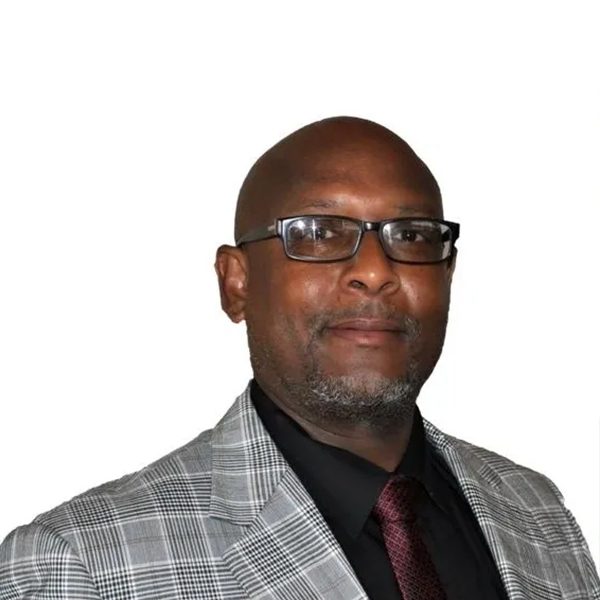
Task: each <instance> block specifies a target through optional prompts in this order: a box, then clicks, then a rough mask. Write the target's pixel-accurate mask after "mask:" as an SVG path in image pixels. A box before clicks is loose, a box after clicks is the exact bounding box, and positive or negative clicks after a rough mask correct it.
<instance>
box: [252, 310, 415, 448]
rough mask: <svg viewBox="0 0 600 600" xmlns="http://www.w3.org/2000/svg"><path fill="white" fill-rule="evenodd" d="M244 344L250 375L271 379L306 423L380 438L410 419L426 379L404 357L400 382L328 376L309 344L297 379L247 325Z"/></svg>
mask: <svg viewBox="0 0 600 600" xmlns="http://www.w3.org/2000/svg"><path fill="white" fill-rule="evenodd" d="M405 327H406V329H407V331H408V335H409V338H410V341H411V342H412V343H413V344H417V343H418V337H419V332H420V327H419V324H418V322H417V321H416V320H414V319H412V318H410V317H405ZM315 331H318V327H315ZM290 333H292V331H291V330H290ZM291 338H293V335H292V336H291ZM313 341H314V338H313ZM248 342H249V346H250V360H251V363H252V367H253V370H254V373H255V375H257V376H258V377H259V378H260V377H261V376H264V378H265V380H267V381H268V380H269V379H271V380H272V379H273V377H275V378H276V379H277V380H278V382H279V386H278V387H280V389H281V390H282V391H283V393H284V394H285V400H286V404H287V405H289V406H290V407H293V408H294V409H295V410H296V411H297V412H298V413H299V414H300V415H301V416H302V417H303V418H305V419H306V420H307V421H309V422H311V423H314V424H316V425H320V426H323V425H328V426H331V427H334V428H336V429H337V428H343V429H347V428H356V427H360V428H362V429H366V430H368V431H370V432H372V433H375V434H378V435H379V436H386V435H390V434H392V433H394V432H397V431H398V430H400V429H402V428H403V427H404V426H406V425H408V424H409V423H410V422H411V421H412V416H413V413H414V409H415V405H416V401H417V397H418V395H419V392H420V390H421V387H422V385H423V383H424V382H425V379H426V376H425V377H423V376H422V375H421V374H420V369H419V365H418V364H417V362H416V361H415V360H414V358H410V359H409V364H408V366H407V369H406V372H405V375H404V376H403V377H401V378H395V379H392V378H388V377H384V376H383V375H380V374H377V373H357V374H352V375H340V376H332V375H326V374H324V373H323V372H322V371H321V370H320V368H319V365H318V363H317V360H316V357H315V354H314V351H313V348H312V347H311V346H312V343H311V344H309V347H308V348H307V353H306V354H305V356H304V357H303V361H302V363H303V364H302V367H303V368H302V373H303V375H304V377H303V379H302V380H301V381H298V380H295V379H292V378H291V377H290V376H289V372H288V371H287V370H286V369H285V368H284V366H283V365H280V364H279V363H280V361H279V360H278V357H277V356H276V355H275V354H274V353H273V352H271V349H270V348H268V347H267V345H266V344H264V343H261V341H260V340H259V339H257V338H256V337H255V336H254V335H253V331H252V328H251V327H248Z"/></svg>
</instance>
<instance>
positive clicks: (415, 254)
mask: <svg viewBox="0 0 600 600" xmlns="http://www.w3.org/2000/svg"><path fill="white" fill-rule="evenodd" d="M360 232H361V226H360V224H359V223H357V222H356V221H352V220H349V219H344V218H341V217H326V216H323V217H319V216H313V217H298V218H295V219H292V220H290V221H288V222H287V227H286V228H285V230H284V242H285V248H286V252H287V253H288V255H289V256H291V257H293V258H298V259H303V258H305V259H309V260H324V261H325V260H340V259H343V258H348V257H350V256H351V255H352V254H353V253H354V251H355V249H356V246H357V243H358V240H359V237H360ZM380 239H382V242H383V246H384V250H385V252H386V254H387V255H388V256H389V257H390V258H392V259H393V260H398V261H405V262H415V263H425V262H440V261H442V260H445V259H446V258H448V256H450V253H451V251H452V236H451V234H450V228H449V227H448V226H447V225H445V224H444V223H438V222H436V221H423V220H419V219H411V220H401V221H392V222H390V223H386V224H385V225H384V226H383V227H382V231H381V232H380Z"/></svg>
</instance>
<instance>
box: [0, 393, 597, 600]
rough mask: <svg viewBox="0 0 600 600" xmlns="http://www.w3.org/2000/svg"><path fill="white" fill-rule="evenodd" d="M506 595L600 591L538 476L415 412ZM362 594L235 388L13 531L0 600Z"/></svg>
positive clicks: (0, 559)
mask: <svg viewBox="0 0 600 600" xmlns="http://www.w3.org/2000/svg"><path fill="white" fill-rule="evenodd" d="M425 426H426V432H427V436H428V439H429V440H430V441H431V443H432V444H433V445H434V447H435V448H436V449H437V451H438V452H439V453H440V454H441V455H442V457H443V458H444V459H445V460H446V462H447V463H448V465H449V467H450V468H451V470H452V471H453V472H454V474H455V476H456V477H457V480H458V482H459V484H460V486H461V488H462V490H463V492H464V494H465V497H466V498H467V501H468V502H469V504H470V505H471V507H472V509H473V511H474V514H475V515H476V517H477V520H478V521H479V523H480V525H481V528H482V530H483V533H484V535H485V538H486V539H487V541H488V544H489V546H490V549H491V552H492V555H493V557H494V560H495V561H496V564H497V565H498V568H499V571H500V574H501V577H502V581H503V582H504V585H505V587H506V589H507V592H508V594H509V597H510V599H511V600H525V599H527V600H552V599H559V598H562V599H564V600H600V582H599V580H598V576H597V574H596V571H595V569H594V565H593V563H592V560H591V557H590V554H589V551H588V549H587V546H586V543H585V541H584V540H583V537H582V535H581V532H580V530H579V527H578V526H577V523H576V522H575V520H574V519H573V517H572V515H571V514H570V513H569V512H568V510H567V509H566V508H565V507H564V506H563V504H562V498H561V496H560V493H559V492H558V490H557V489H556V488H555V487H554V485H553V484H552V483H551V482H550V481H549V480H548V479H547V478H545V477H544V476H543V475H540V474H538V473H535V472H534V471H530V470H528V469H525V468H523V467H520V466H517V465H515V464H514V463H512V462H510V461H508V460H507V459H505V458H502V457H500V456H498V455H496V454H493V453H491V452H488V451H486V450H483V449H481V448H477V447H474V446H472V445H470V444H467V443H466V442H463V441H460V440H457V439H455V438H453V437H451V436H447V435H445V434H443V433H442V432H440V431H439V430H438V429H436V428H435V427H434V426H433V425H431V424H430V423H428V422H426V423H425ZM16 598H22V599H23V598H36V599H47V600H52V599H59V598H60V599H64V598H74V599H81V600H92V599H93V600H98V599H103V600H108V599H111V600H117V599H123V600H125V599H127V600H143V599H150V598H152V599H167V598H169V599H175V598H178V599H183V598H195V599H198V598H203V599H215V600H216V599H228V600H229V599H230V600H234V599H248V598H256V599H278V600H311V599H314V600H317V599H328V600H334V599H335V600H354V599H356V600H358V599H361V600H367V596H366V594H365V592H364V590H363V589H362V587H361V586H360V583H359V582H358V580H357V578H356V576H355V574H354V572H353V571H352V569H351V567H350V565H349V563H348V561H347V560H346V558H345V556H344V555H343V553H342V551H341V549H340V547H339V545H338V544H337V542H336V540H335V539H334V537H333V535H332V534H331V532H330V530H329V529H328V527H327V525H326V523H325V521H324V519H323V517H322V516H321V514H320V513H319V511H318V510H317V508H316V507H315V505H314V503H313V501H312V500H311V498H310V496H309V495H308V493H307V492H306V490H305V489H304V488H303V486H302V485H301V483H300V481H299V480H298V478H297V477H296V475H295V474H294V472H293V471H292V470H291V468H290V467H289V466H288V465H287V463H286V462H285V460H284V459H283V457H282V456H281V454H280V453H279V451H278V450H277V448H276V446H275V444H274V443H273V441H272V440H271V438H270V437H269V435H268V433H267V431H266V430H265V428H264V427H263V425H262V423H261V421H260V419H259V418H258V415H257V414H256V411H255V410H254V407H253V405H252V402H251V400H250V396H249V389H247V390H246V391H245V392H244V393H243V394H242V395H241V396H240V397H239V398H238V399H237V400H236V402H235V403H234V405H233V406H232V407H231V408H230V410H229V411H228V412H227V414H226V415H225V416H224V417H223V419H222V420H221V421H220V422H219V423H218V424H217V426H216V427H215V428H214V429H213V430H211V431H206V432H204V433H202V434H201V435H200V436H199V437H197V438H196V439H195V440H193V441H192V442H190V443H189V444H187V445H186V446H184V447H182V448H180V449H178V450H176V451H174V452H172V453H171V454H169V455H167V456H166V457H164V458H162V459H160V460H158V461H157V462H155V463H153V464H151V465H149V466H148V467H146V468H145V469H143V470H141V471H139V472H137V473H134V474H131V475H127V476H125V477H123V478H121V479H119V480H116V481H113V482H110V483H107V484H104V485H102V486H100V487H97V488H94V489H92V490H90V491H88V492H86V493H84V494H82V495H80V496H77V497H75V498H73V499H72V500H70V501H69V502H66V503H64V504H62V505H61V506H58V507H57V508H55V509H53V510H51V511H50V512H47V513H45V514H42V515H40V516H38V517H37V518H36V519H35V520H34V521H33V522H32V523H31V524H29V525H26V526H23V527H19V528H17V529H15V530H14V531H13V532H12V533H11V534H9V535H8V537H7V538H6V539H5V540H4V542H3V543H2V545H1V546H0V600H14V599H16Z"/></svg>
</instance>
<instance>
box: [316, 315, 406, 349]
mask: <svg viewBox="0 0 600 600" xmlns="http://www.w3.org/2000/svg"><path fill="white" fill-rule="evenodd" d="M327 329H328V330H329V332H330V333H331V334H333V335H334V336H336V337H341V338H344V339H346V340H348V341H353V342H355V343H358V344H360V345H365V346H374V345H375V346H379V345H382V344H385V343H389V342H390V341H392V340H393V341H398V339H399V338H404V334H405V333H406V332H405V330H404V329H403V328H402V327H401V326H400V324H399V323H398V322H397V321H390V320H387V319H370V318H362V319H349V320H344V321H338V322H335V323H333V324H332V325H330V326H329V327H328V328H327Z"/></svg>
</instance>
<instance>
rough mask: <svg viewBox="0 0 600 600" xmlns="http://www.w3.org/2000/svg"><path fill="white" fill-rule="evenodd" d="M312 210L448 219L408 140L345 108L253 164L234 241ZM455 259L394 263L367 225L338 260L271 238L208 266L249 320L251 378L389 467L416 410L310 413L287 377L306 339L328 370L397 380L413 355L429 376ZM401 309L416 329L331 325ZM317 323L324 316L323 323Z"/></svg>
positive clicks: (317, 429)
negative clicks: (390, 415) (292, 250)
mask: <svg viewBox="0 0 600 600" xmlns="http://www.w3.org/2000/svg"><path fill="white" fill-rule="evenodd" d="M319 213H320V214H337V215H345V216H350V217H354V218H358V219H362V220H369V221H379V220H383V219H388V218H393V217H400V216H420V217H434V218H443V210H442V202H441V196H440V192H439V188H438V186H437V183H436V182H435V179H434V178H433V175H431V173H430V171H429V169H428V168H427V167H426V166H425V164H424V163H423V162H422V161H421V160H420V159H419V158H418V157H417V156H416V154H415V153H414V152H413V151H412V150H411V149H410V147H409V146H408V145H407V144H406V142H404V141H403V140H401V139H400V138H399V137H398V136H396V135H395V134H394V133H392V132H391V131H389V130H387V129H386V128H384V127H382V126H381V125H378V124H376V123H373V122H371V121H365V120H362V119H356V118H350V117H337V118H332V119H326V120H324V121H319V122H317V123H313V124H311V125H308V126H306V127H304V128H302V129H300V130H298V131H297V132H294V133H293V134H291V135H290V136H288V137H286V138H284V139H283V140H282V141H280V142H279V143H278V144H276V145H275V146H274V147H273V148H271V149H270V150H269V151H267V152H266V153H265V154H264V155H263V156H262V157H261V158H260V159H259V160H258V161H257V162H256V163H255V165H254V166H253V167H252V169H251V170H250V172H249V174H248V176H247V177H246V180H245V181H244V184H243V185H242V188H241V191H240V196H239V200H238V207H237V212H236V226H235V229H236V231H235V234H236V239H237V238H238V237H239V236H240V235H241V234H243V233H246V232H248V231H250V230H251V229H253V228H255V227H258V226H262V225H265V224H270V223H272V222H273V221H274V219H275V218H277V217H284V216H289V215H298V214H319ZM454 265H455V256H454V257H453V259H452V260H451V261H447V262H445V263H441V264H436V265H407V264H401V263H397V262H394V261H391V260H389V259H388V258H387V257H386V256H385V254H384V252H383V250H382V248H381V245H380V243H379V240H378V237H377V234H376V233H375V232H368V233H366V234H365V235H364V237H363V240H362V243H361V246H360V248H359V251H358V253H357V254H356V255H355V256H354V257H352V258H351V259H348V260H345V261H340V262H332V263H320V264H314V263H307V262H300V261H294V260H290V259H288V258H287V257H286V255H285V253H284V250H283V245H282V243H281V240H280V239H279V238H274V239H269V240H264V241H260V242H255V243H251V244H248V245H245V246H243V247H242V248H237V247H234V246H229V245H223V246H221V247H220V248H219V249H218V251H217V258H216V264H215V268H216V271H217V275H218V278H219V286H220V293H221V304H222V308H223V310H224V311H225V312H226V314H227V315H228V316H229V318H230V319H231V320H232V321H233V322H235V323H238V322H240V321H242V320H245V321H246V323H247V327H248V340H249V348H250V354H251V360H252V365H253V370H254V376H255V378H256V380H257V381H258V383H259V385H260V386H261V387H262V388H263V390H265V392H266V393H267V394H268V395H269V397H270V398H271V399H272V400H273V401H274V402H275V403H276V404H277V405H278V406H279V408H281V409H282V410H283V411H284V412H286V413H287V414H288V415H289V416H290V417H291V418H292V419H294V420H295V421H296V422H297V423H298V424H299V425H300V426H301V427H302V428H303V429H304V430H305V431H306V432H307V433H308V434H309V435H310V436H311V437H313V438H314V439H316V440H318V441H320V442H323V443H326V444H329V445H332V446H336V447H339V448H343V449H345V450H348V451H350V452H353V453H354V454H356V455H358V456H361V457H363V458H365V459H366V460H369V461H370V462H372V463H374V464H376V465H378V466H380V467H382V468H384V469H386V470H388V471H393V470H394V469H395V468H396V466H397V465H398V464H399V462H400V460H401V459H402V456H403V455H404V452H405V450H406V447H407V444H408V440H409V435H410V431H411V427H412V414H411V415H410V418H405V419H399V420H398V421H397V422H391V423H390V424H389V426H388V427H386V428H385V429H382V428H376V427H373V426H372V424H369V423H365V422H363V421H356V422H350V423H348V422H344V423H340V422H339V421H333V420H328V419H324V418H322V417H321V418H317V417H315V415H314V414H311V413H310V412H309V411H307V410H306V409H305V407H303V406H302V404H301V403H300V402H298V401H296V400H294V397H293V396H292V395H291V394H290V393H289V392H288V390H289V387H287V386H286V383H285V382H286V381H291V382H294V383H295V384H300V385H301V384H302V382H303V378H305V377H306V370H305V361H303V356H304V355H303V352H304V351H305V350H306V348H307V347H310V348H312V350H313V352H314V357H315V361H316V362H317V364H318V368H319V370H320V371H321V372H323V373H324V374H326V375H328V376H329V375H331V376H335V377H338V376H347V375H359V376H360V377H361V378H363V380H364V381H369V380H370V379H373V378H377V377H385V378H392V379H393V378H402V377H403V376H405V375H406V373H407V370H408V364H409V359H411V358H412V359H413V360H414V361H416V364H417V365H418V370H419V375H420V379H421V383H422V382H424V381H425V380H426V379H427V377H428V376H429V375H430V373H431V371H432V370H433V368H434V367H435V364H436V362H437V360H438V358H439V355H440V352H441V349H442V346H443V342H444V335H445V329H446V322H447V315H448V309H449V303H450V287H451V281H452V274H453V271H454ZM403 315H404V316H407V317H409V318H412V319H415V320H416V321H417V322H418V323H419V326H420V327H419V335H418V337H417V338H416V339H410V338H409V337H408V336H407V335H404V334H402V333H399V332H390V331H370V332H367V333H365V332H357V331H353V330H348V329H344V327H343V326H342V327H341V328H340V327H337V326H336V323H337V322H339V321H340V319H341V320H342V321H343V319H344V318H353V319H356V318H362V317H364V318H373V317H375V318H386V319H388V320H391V321H394V322H400V320H401V317H402V316H403ZM323 321H324V323H323ZM315 322H319V323H320V324H321V325H322V327H321V328H320V329H319V330H318V332H317V330H316V329H315ZM311 344H312V345H311Z"/></svg>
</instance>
